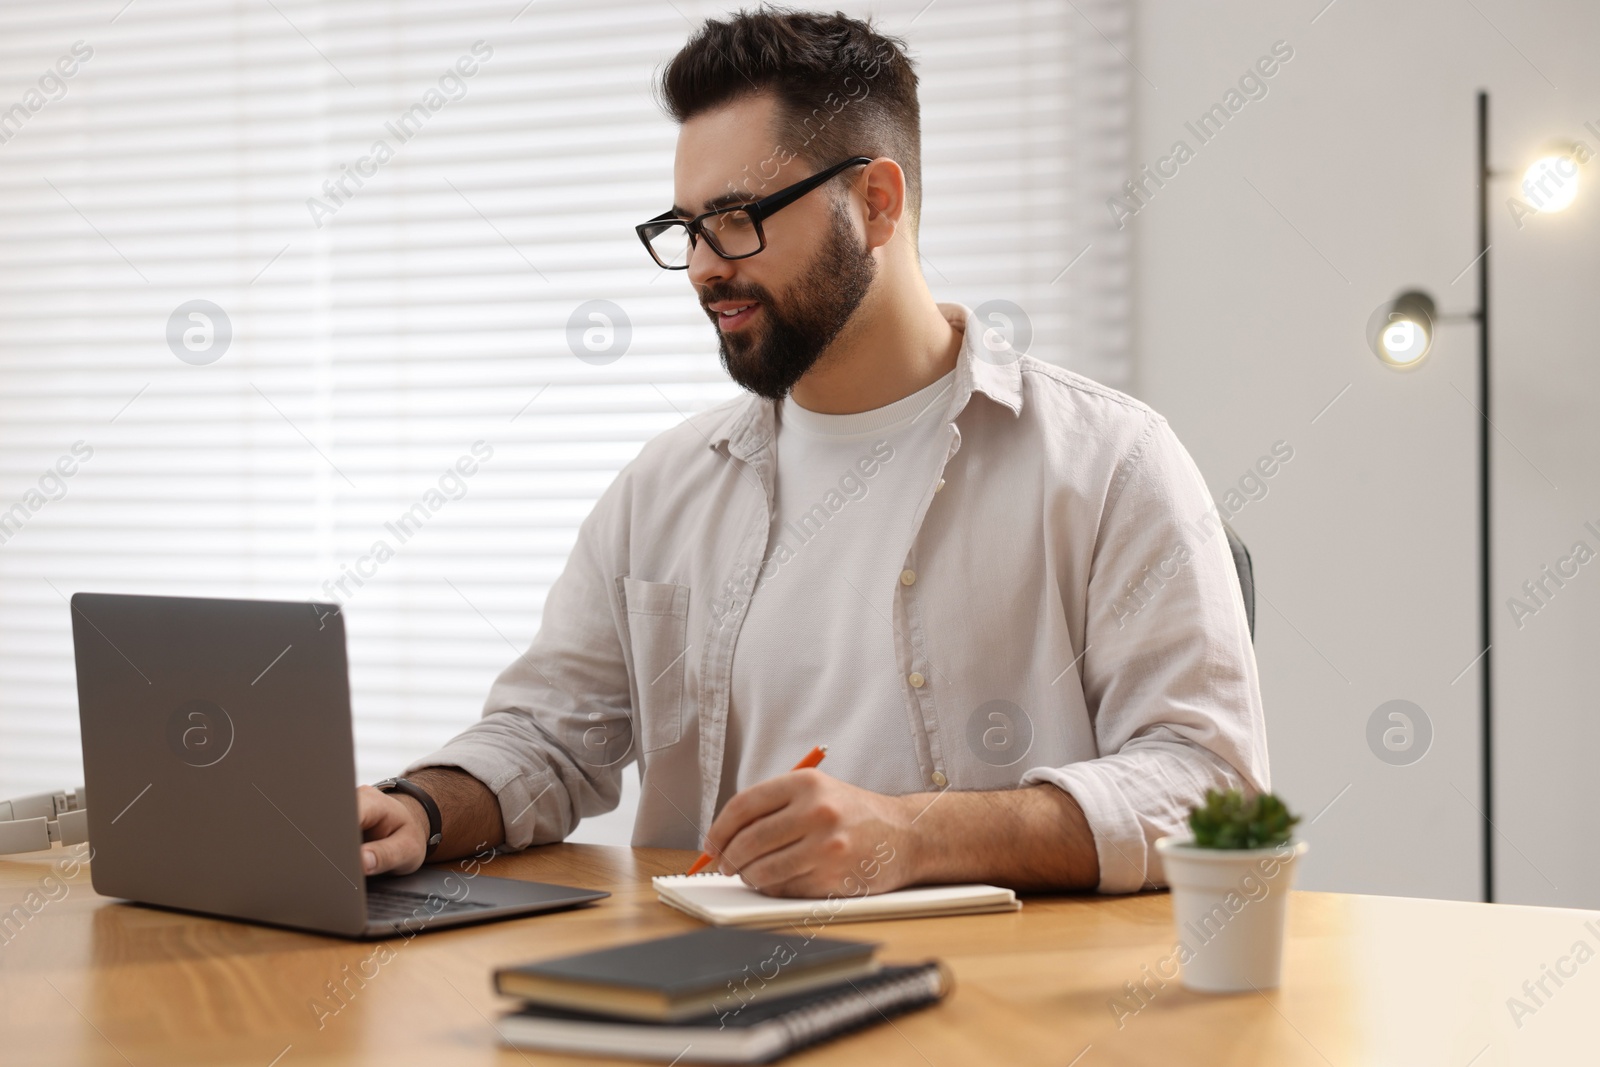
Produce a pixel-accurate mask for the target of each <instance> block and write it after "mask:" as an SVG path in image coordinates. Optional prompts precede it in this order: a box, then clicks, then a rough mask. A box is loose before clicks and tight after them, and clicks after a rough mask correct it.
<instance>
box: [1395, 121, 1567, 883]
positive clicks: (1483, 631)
mask: <svg viewBox="0 0 1600 1067" xmlns="http://www.w3.org/2000/svg"><path fill="white" fill-rule="evenodd" d="M1589 155H1590V153H1589V151H1588V149H1587V148H1585V147H1584V146H1582V145H1578V144H1572V143H1562V144H1553V145H1551V146H1549V147H1548V149H1547V150H1546V151H1545V152H1544V153H1542V154H1541V156H1540V158H1539V159H1537V160H1535V161H1534V162H1533V164H1532V165H1531V166H1530V167H1528V169H1527V170H1526V171H1525V172H1524V173H1523V180H1522V194H1523V198H1524V199H1521V200H1515V199H1514V200H1513V201H1512V205H1513V210H1514V211H1515V210H1518V207H1517V205H1519V204H1520V206H1521V208H1522V209H1524V213H1526V214H1541V213H1544V212H1551V211H1560V210H1561V209H1563V208H1565V207H1566V206H1567V205H1569V204H1571V203H1572V199H1573V197H1574V196H1576V195H1577V192H1578V168H1579V166H1580V165H1582V164H1583V163H1585V162H1586V161H1587V160H1588V158H1589ZM1508 173H1509V172H1507V171H1496V170H1491V169H1490V167H1489V94H1488V93H1486V92H1482V91H1480V92H1479V93H1478V255H1477V258H1476V259H1475V260H1474V261H1473V264H1476V266H1477V270H1478V306H1477V308H1475V309H1474V310H1472V311H1470V312H1466V313H1463V314H1456V315H1440V314H1438V312H1437V310H1436V308H1435V305H1434V301H1433V298H1432V297H1431V296H1429V295H1428V294H1427V293H1426V292H1423V291H1422V290H1419V289H1410V290H1407V291H1406V292H1403V293H1400V294H1399V295H1398V296H1396V297H1395V298H1394V299H1393V300H1391V301H1390V302H1389V303H1388V304H1386V305H1384V306H1383V307H1380V308H1379V309H1378V310H1377V311H1376V312H1375V313H1374V314H1373V316H1372V319H1371V320H1370V321H1369V322H1368V324H1367V340H1368V343H1369V344H1370V345H1371V346H1372V350H1373V352H1374V353H1375V354H1376V355H1377V357H1378V358H1379V359H1381V360H1382V361H1383V362H1384V363H1386V364H1387V365H1389V366H1390V367H1393V368H1395V369H1396V370H1402V371H1403V370H1408V369H1411V368H1415V367H1417V366H1419V365H1420V364H1421V363H1422V361H1423V360H1424V359H1425V358H1426V357H1427V355H1428V352H1429V351H1430V350H1431V349H1432V347H1433V332H1434V324H1435V323H1437V322H1441V321H1443V322H1448V321H1450V320H1452V319H1458V320H1471V321H1473V322H1476V323H1477V326H1478V402H1479V404H1480V405H1481V407H1480V411H1479V413H1480V414H1481V415H1482V416H1483V417H1482V418H1481V419H1479V420H1478V588H1479V594H1478V626H1479V640H1480V643H1481V644H1482V646H1483V651H1482V652H1481V653H1480V656H1481V657H1482V660H1483V672H1482V677H1483V692H1482V697H1481V704H1480V709H1481V710H1480V730H1481V733H1482V739H1483V760H1482V766H1481V768H1480V774H1481V776H1482V783H1481V789H1482V795H1483V812H1482V815H1483V817H1484V820H1483V894H1484V899H1485V900H1487V901H1490V902H1493V900H1494V834H1495V830H1494V826H1493V819H1494V704H1493V702H1494V690H1493V679H1494V675H1493V664H1494V657H1493V655H1492V654H1491V650H1492V649H1493V648H1494V634H1493V619H1492V614H1493V609H1492V607H1491V599H1492V598H1491V595H1490V584H1489V578H1490V574H1489V533H1490V489H1491V486H1490V478H1489V444H1490V441H1489V430H1490V428H1491V427H1490V423H1489V418H1490V410H1489V402H1490V396H1491V393H1490V388H1489V249H1490V247H1491V246H1490V242H1489V182H1490V181H1492V180H1493V179H1495V178H1500V177H1505V176H1506V175H1507V174H1508ZM1519 220H1520V216H1519ZM1473 264H1468V269H1469V270H1470V269H1472V266H1473Z"/></svg>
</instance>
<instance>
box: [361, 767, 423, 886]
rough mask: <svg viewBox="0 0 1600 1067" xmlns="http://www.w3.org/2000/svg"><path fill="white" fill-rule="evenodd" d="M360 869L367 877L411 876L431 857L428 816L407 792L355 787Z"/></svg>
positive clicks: (367, 786) (366, 786)
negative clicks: (358, 818)
mask: <svg viewBox="0 0 1600 1067" xmlns="http://www.w3.org/2000/svg"><path fill="white" fill-rule="evenodd" d="M356 811H357V812H358V813H359V814H360V816H361V839H362V841H363V842H364V843H363V844H362V846H361V867H362V870H364V871H365V872H366V873H367V874H384V873H389V874H410V873H411V872H412V871H414V870H416V869H417V868H418V867H421V866H422V861H423V859H424V857H426V856H427V854H428V813H427V812H425V811H423V810H422V805H421V804H418V803H417V802H416V801H415V800H413V799H412V798H411V797H408V796H406V795H405V794H404V793H380V792H378V791H377V790H376V789H374V788H372V787H371V786H370V785H363V786H358V787H357V788H356Z"/></svg>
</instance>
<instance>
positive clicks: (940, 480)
mask: <svg viewBox="0 0 1600 1067" xmlns="http://www.w3.org/2000/svg"><path fill="white" fill-rule="evenodd" d="M943 488H944V479H943V478H940V479H939V484H938V485H936V486H934V487H933V491H934V492H935V493H937V492H938V491H939V490H941V489H943Z"/></svg>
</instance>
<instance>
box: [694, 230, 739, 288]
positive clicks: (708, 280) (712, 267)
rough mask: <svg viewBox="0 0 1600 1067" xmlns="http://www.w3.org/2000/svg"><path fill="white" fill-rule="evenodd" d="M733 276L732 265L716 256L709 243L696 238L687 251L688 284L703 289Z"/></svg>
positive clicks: (703, 239)
mask: <svg viewBox="0 0 1600 1067" xmlns="http://www.w3.org/2000/svg"><path fill="white" fill-rule="evenodd" d="M732 274H733V264H732V263H731V262H729V261H728V260H726V259H723V258H722V257H721V256H719V255H717V253H716V252H715V251H713V250H712V248H711V242H710V241H707V240H706V239H705V238H703V237H701V238H696V239H695V242H694V246H693V247H692V248H690V249H689V282H690V284H692V285H693V286H694V287H695V288H696V289H704V288H705V287H706V286H708V285H710V284H712V283H713V282H724V281H727V280H728V278H729V277H730V276H732Z"/></svg>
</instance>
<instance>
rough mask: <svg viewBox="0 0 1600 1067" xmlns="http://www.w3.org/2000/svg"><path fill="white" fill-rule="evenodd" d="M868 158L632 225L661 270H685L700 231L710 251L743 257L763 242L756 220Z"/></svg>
mask: <svg viewBox="0 0 1600 1067" xmlns="http://www.w3.org/2000/svg"><path fill="white" fill-rule="evenodd" d="M871 162H872V159H871V158H870V157H868V156H855V157H854V158H851V159H847V160H845V161H844V162H843V163H836V164H834V165H833V166H831V167H829V168H828V169H827V170H824V171H819V172H817V173H816V174H813V175H812V176H811V177H809V178H803V179H801V180H800V181H797V182H795V183H794V184H793V185H791V186H788V187H786V188H783V189H779V190H778V191H777V192H775V193H773V194H772V195H771V196H764V197H762V198H761V199H760V200H753V201H751V202H750V203H747V204H733V205H730V206H728V207H719V208H717V209H716V210H715V211H707V212H706V213H705V214H703V215H696V216H695V217H694V218H692V219H680V218H678V217H677V216H676V215H674V214H673V213H672V212H671V211H666V212H663V213H662V214H660V215H657V216H656V217H655V218H653V219H651V220H650V221H649V222H641V223H640V224H639V225H638V226H636V227H634V229H636V230H638V231H639V240H641V241H643V242H644V247H645V248H646V249H647V250H648V251H649V253H650V257H651V258H652V259H654V260H655V261H656V263H657V264H659V265H660V266H662V267H664V268H665V269H667V270H687V269H688V268H689V253H690V252H692V251H694V246H695V241H696V240H698V239H699V238H701V237H704V238H705V239H706V244H708V245H710V246H711V251H713V252H715V253H716V254H717V255H719V256H721V257H722V258H723V259H745V258H748V257H749V256H753V255H755V254H756V253H757V252H759V251H761V250H762V249H763V248H765V247H767V237H766V234H764V233H763V232H762V230H761V223H762V220H764V219H769V218H771V217H772V216H773V215H776V214H777V213H778V212H779V211H782V210H783V209H784V208H786V207H788V206H789V205H790V204H792V203H794V202H795V201H796V200H799V199H800V198H801V197H802V196H805V195H806V194H807V193H809V192H810V191H811V190H813V189H815V188H817V187H818V186H820V185H822V184H823V183H824V182H826V181H828V180H829V179H830V178H833V177H834V176H835V175H837V174H839V173H840V172H841V171H844V170H845V169H847V168H849V167H855V166H860V165H861V164H862V163H871Z"/></svg>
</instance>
